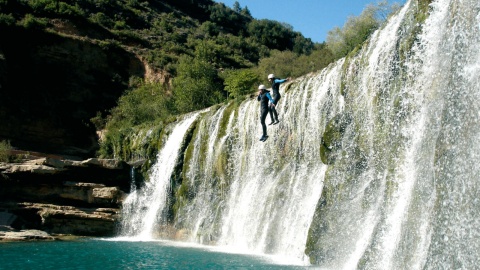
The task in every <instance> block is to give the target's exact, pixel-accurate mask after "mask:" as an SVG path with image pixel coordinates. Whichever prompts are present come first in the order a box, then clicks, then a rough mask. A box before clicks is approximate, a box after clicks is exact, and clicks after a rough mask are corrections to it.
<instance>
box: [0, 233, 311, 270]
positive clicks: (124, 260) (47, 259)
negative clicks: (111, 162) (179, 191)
mask: <svg viewBox="0 0 480 270" xmlns="http://www.w3.org/2000/svg"><path fill="white" fill-rule="evenodd" d="M307 268H310V267H305V266H294V265H281V264H277V263H275V262H274V261H273V259H272V258H269V257H261V256H255V255H246V254H234V253H224V252H220V251H218V250H217V251H216V250H213V249H211V248H207V247H201V246H198V247H192V246H182V245H179V244H175V243H174V242H163V241H153V242H128V241H112V240H108V239H107V240H102V239H88V240H79V241H68V242H65V241H55V242H24V243H0V269H16V270H21V269H89V270H90V269H103V270H106V269H307Z"/></svg>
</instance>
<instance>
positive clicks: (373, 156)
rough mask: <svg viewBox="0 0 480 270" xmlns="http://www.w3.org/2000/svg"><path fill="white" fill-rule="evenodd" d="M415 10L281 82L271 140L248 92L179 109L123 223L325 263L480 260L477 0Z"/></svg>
mask: <svg viewBox="0 0 480 270" xmlns="http://www.w3.org/2000/svg"><path fill="white" fill-rule="evenodd" d="M420 8H421V7H420V5H419V1H417V0H411V1H408V2H407V3H406V4H405V6H404V7H403V8H402V9H401V10H399V12H398V13H397V14H396V15H394V16H393V17H391V18H390V19H389V21H388V24H387V25H385V26H384V27H383V28H382V29H379V30H377V31H376V32H375V33H373V35H372V37H371V38H370V39H369V40H368V42H366V43H365V44H364V46H363V47H362V49H361V50H359V51H358V52H356V53H354V54H352V55H349V56H348V57H346V58H343V59H341V60H339V61H337V62H335V63H332V64H331V65H329V66H328V67H327V68H325V69H323V70H321V71H318V72H316V73H311V74H307V75H305V76H303V77H301V78H297V79H295V80H294V81H293V82H291V83H287V84H283V85H282V87H281V89H280V91H281V93H282V99H281V100H280V102H279V104H278V108H277V110H278V111H279V118H280V124H278V125H275V126H268V135H269V138H268V140H267V141H265V142H260V141H259V140H258V139H259V138H260V135H261V126H260V123H259V122H260V121H259V104H258V102H257V101H256V99H254V98H252V99H248V100H245V101H244V102H242V103H241V104H236V103H234V102H232V103H229V104H225V105H219V106H215V107H213V108H211V109H210V110H208V111H204V112H201V113H197V114H195V115H194V116H190V118H188V117H187V118H185V119H184V120H181V121H178V122H177V123H174V124H173V126H174V128H173V131H172V133H171V134H169V135H167V138H168V139H166V142H165V144H163V147H162V149H160V150H159V151H160V152H159V155H158V157H157V161H156V162H157V163H156V164H155V166H154V167H153V169H152V171H151V173H150V181H149V182H147V183H146V185H145V186H144V187H142V188H140V189H139V190H137V192H134V193H132V194H130V195H129V197H128V199H127V200H126V202H125V203H124V213H123V214H122V218H123V221H122V222H124V223H127V224H129V225H128V226H124V227H126V228H128V229H127V230H124V235H130V236H145V237H147V238H148V237H150V238H155V237H156V235H158V234H156V233H154V232H156V231H162V230H163V229H164V228H163V227H162V226H164V225H166V224H167V223H169V225H170V226H171V228H174V231H175V232H176V235H175V236H171V237H174V238H175V239H177V240H181V241H189V242H193V243H200V244H206V245H215V246H218V247H221V248H222V249H225V250H234V251H237V252H249V253H260V254H270V255H275V256H278V257H281V258H282V259H284V260H285V261H287V262H288V263H298V264H309V263H312V264H314V265H318V266H320V267H322V268H326V269H452V268H455V269H474V268H476V267H478V265H480V259H479V258H478V254H480V240H479V239H480V214H479V213H480V187H479V183H480V178H479V177H480V165H479V163H478V160H479V156H480V125H479V119H480V110H479V109H480V108H479V107H480V106H479V105H480V102H479V101H478V100H479V97H480V2H479V1H478V0H436V1H432V3H431V4H430V5H429V7H428V9H429V15H428V17H427V18H426V20H425V21H424V22H423V21H421V22H419V21H418V20H419V16H418V14H419V13H418V12H419V10H420ZM267 122H268V119H267ZM189 128H193V129H194V130H195V131H194V132H193V133H192V136H191V138H189V139H188V141H186V142H185V143H186V144H188V146H187V147H186V148H184V149H185V150H184V152H185V153H183V154H180V153H179V152H180V149H181V146H182V140H184V137H185V136H184V135H185V133H186V131H187V130H188V129H189ZM176 132H178V133H177V134H174V133H176ZM184 141H185V140H184ZM179 157H183V160H182V161H183V164H182V175H181V177H180V179H178V181H179V183H177V184H176V185H175V186H171V185H170V183H171V182H172V181H171V179H170V178H171V177H172V171H173V166H174V164H175V162H176V160H177V159H178V158H179ZM170 191H171V192H170ZM171 193H172V194H174V195H173V197H172V198H167V197H168V194H171ZM169 199H171V200H172V203H171V208H172V209H173V212H174V218H173V219H172V220H170V221H169V222H167V220H166V214H165V211H166V210H167V209H166V208H167V203H166V201H168V200H169ZM155 226H160V227H157V228H155ZM160 234H161V233H160Z"/></svg>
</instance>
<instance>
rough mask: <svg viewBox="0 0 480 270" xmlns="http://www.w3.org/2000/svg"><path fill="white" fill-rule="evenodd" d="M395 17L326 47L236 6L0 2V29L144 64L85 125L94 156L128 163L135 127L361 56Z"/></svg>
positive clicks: (375, 20)
mask: <svg viewBox="0 0 480 270" xmlns="http://www.w3.org/2000/svg"><path fill="white" fill-rule="evenodd" d="M394 9H395V7H394V6H391V5H388V4H387V3H386V2H382V3H379V4H377V5H370V6H368V7H367V8H366V9H365V11H364V12H363V13H362V14H361V15H360V16H358V17H351V18H349V20H348V21H347V23H346V24H345V26H344V27H343V28H335V29H333V30H332V31H331V32H330V33H329V36H328V38H327V42H326V43H314V42H312V41H311V40H310V39H309V38H305V37H304V36H303V35H302V34H301V33H299V32H297V31H294V29H293V28H292V26H290V25H288V24H286V23H282V22H277V21H273V20H266V19H262V20H258V19H255V18H253V17H252V16H251V14H250V11H249V10H248V7H242V6H241V3H239V2H236V3H235V5H234V6H233V7H231V8H230V7H227V6H225V5H224V4H223V3H217V2H214V1H212V0H197V1H190V0H164V1H138V0H82V1H80V0H71V1H60V0H0V28H4V30H5V29H9V31H17V29H26V30H28V31H36V32H38V31H41V32H46V33H54V34H56V35H60V36H63V37H71V38H75V39H80V40H84V41H86V42H90V43H93V44H96V45H98V46H100V47H101V48H105V50H111V49H112V48H119V49H122V50H125V51H127V52H130V53H133V54H135V55H136V56H137V57H138V58H139V59H141V61H142V62H143V63H144V64H145V65H146V66H147V67H148V69H149V72H145V73H144V74H138V73H131V74H130V76H129V78H128V81H125V82H122V84H124V85H125V88H124V94H123V95H122V96H121V97H120V98H119V99H118V101H117V104H116V105H115V106H111V107H110V108H108V109H102V110H98V111H97V112H96V114H95V115H90V116H88V119H87V120H88V122H90V124H91V123H93V124H94V125H95V128H96V129H97V130H106V131H107V133H106V134H105V137H104V139H103V141H102V144H101V147H100V150H99V152H98V155H100V156H102V157H115V158H121V159H125V160H128V159H131V153H130V152H129V151H126V150H125V149H124V147H123V146H122V143H121V142H122V140H123V139H122V138H124V137H125V136H126V135H127V134H128V133H129V132H132V127H135V126H149V125H152V124H153V123H155V124H156V125H158V124H159V123H160V126H161V123H166V122H168V121H171V120H172V119H174V118H175V116H176V115H179V114H183V113H186V112H190V111H194V110H199V109H202V108H206V107H209V106H212V105H214V104H218V103H221V102H225V101H228V100H230V99H243V98H244V97H245V96H246V95H249V94H251V93H253V92H255V89H256V86H257V85H258V84H260V83H266V75H267V74H269V73H275V74H276V75H278V76H281V77H288V76H292V77H297V76H301V75H303V74H306V73H309V72H313V71H318V70H320V69H322V68H324V67H325V66H327V65H328V64H329V63H331V62H333V61H334V60H336V59H339V58H341V57H343V56H345V55H347V54H348V53H349V52H350V51H352V50H354V49H355V48H356V47H357V46H361V44H362V43H363V42H364V41H365V40H366V39H367V38H368V36H369V35H370V34H371V33H372V32H373V31H374V30H375V29H377V28H378V27H380V26H381V23H382V22H383V21H384V20H385V18H386V14H389V13H390V12H391V11H392V10H394ZM0 43H1V42H0ZM0 45H1V44H0ZM0 49H1V47H0ZM0 53H1V50H0ZM119 80H120V81H122V80H125V79H119ZM122 84H120V85H122Z"/></svg>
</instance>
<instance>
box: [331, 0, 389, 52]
mask: <svg viewBox="0 0 480 270" xmlns="http://www.w3.org/2000/svg"><path fill="white" fill-rule="evenodd" d="M397 8H398V6H397V5H390V4H388V2H387V1H382V2H379V3H377V4H376V5H374V4H370V5H368V6H367V7H366V8H365V9H364V10H363V11H362V13H361V14H360V15H359V16H351V17H349V18H348V19H347V22H346V23H345V24H344V26H343V27H342V28H339V27H335V28H334V29H332V30H330V31H329V32H328V35H327V46H328V48H329V49H330V50H331V51H332V53H333V55H334V57H335V59H338V58H341V57H344V56H346V55H347V54H348V53H349V52H350V51H352V50H353V49H355V47H357V46H359V45H361V44H363V42H364V41H365V40H367V39H368V38H369V37H370V35H371V34H372V33H373V32H374V31H375V30H377V29H378V28H379V27H380V25H382V23H383V22H384V21H385V20H386V19H387V15H386V14H390V13H391V12H392V11H394V10H395V9H397Z"/></svg>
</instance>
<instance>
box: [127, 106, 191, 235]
mask: <svg viewBox="0 0 480 270" xmlns="http://www.w3.org/2000/svg"><path fill="white" fill-rule="evenodd" d="M197 116H198V113H195V114H192V115H189V116H187V117H185V118H184V119H182V120H181V121H179V122H178V123H176V125H175V126H173V128H172V131H171V133H170V134H169V135H168V138H167V140H166V142H165V145H164V147H163V148H162V150H161V151H160V152H159V153H158V154H157V162H156V164H155V165H154V166H153V167H152V169H151V171H150V176H151V177H150V181H148V182H146V183H145V186H144V187H142V188H141V189H136V190H135V186H132V188H133V189H134V191H133V192H132V193H131V194H130V195H129V196H128V197H127V199H126V201H125V202H124V204H123V205H124V206H123V208H122V217H123V218H122V224H121V230H122V232H121V234H122V236H129V237H134V238H136V239H139V240H149V239H152V238H153V237H154V236H155V232H156V231H158V229H156V228H155V226H158V225H160V224H162V223H164V222H165V221H164V220H162V215H158V213H162V212H163V211H165V208H166V206H167V201H168V194H169V191H170V188H171V187H170V175H171V174H172V173H173V169H174V166H175V163H176V162H177V158H178V154H179V153H178V151H179V148H180V146H181V144H182V142H183V137H184V135H185V133H186V131H187V129H188V128H189V127H190V125H191V124H192V122H193V121H194V120H195V119H196V117H197Z"/></svg>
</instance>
